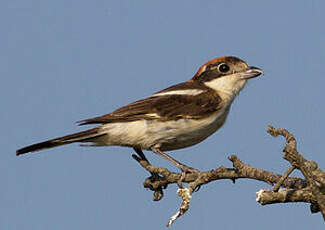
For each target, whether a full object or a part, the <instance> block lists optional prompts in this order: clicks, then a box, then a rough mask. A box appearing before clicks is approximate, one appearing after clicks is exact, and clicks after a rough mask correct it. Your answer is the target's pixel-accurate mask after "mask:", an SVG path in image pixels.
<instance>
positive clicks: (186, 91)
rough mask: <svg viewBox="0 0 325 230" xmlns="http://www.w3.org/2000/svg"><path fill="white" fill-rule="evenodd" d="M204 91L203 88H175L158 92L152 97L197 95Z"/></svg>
mask: <svg viewBox="0 0 325 230" xmlns="http://www.w3.org/2000/svg"><path fill="white" fill-rule="evenodd" d="M203 92H205V90H202V89H183V90H173V91H167V92H161V93H156V94H153V95H152V97H157V96H166V95H188V96H195V95H199V94H201V93H203Z"/></svg>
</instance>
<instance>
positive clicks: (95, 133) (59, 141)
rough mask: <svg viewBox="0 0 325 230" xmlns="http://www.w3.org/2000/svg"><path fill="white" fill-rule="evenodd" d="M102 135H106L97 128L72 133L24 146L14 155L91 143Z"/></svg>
mask: <svg viewBox="0 0 325 230" xmlns="http://www.w3.org/2000/svg"><path fill="white" fill-rule="evenodd" d="M103 135H106V134H105V133H103V132H101V130H100V129H99V128H93V129H89V130H86V131H82V132H79V133H74V134H71V135H67V136H63V137H58V138H55V139H52V140H48V141H44V142H40V143H37V144H33V145H29V146H26V147H24V148H21V149H18V150H17V151H16V155H17V156H18V155H21V154H24V153H29V152H36V151H40V150H42V149H49V148H53V147H56V146H60V145H66V144H71V143H73V142H87V141H91V139H93V138H96V137H99V136H103Z"/></svg>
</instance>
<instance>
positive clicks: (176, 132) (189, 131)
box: [157, 114, 226, 151]
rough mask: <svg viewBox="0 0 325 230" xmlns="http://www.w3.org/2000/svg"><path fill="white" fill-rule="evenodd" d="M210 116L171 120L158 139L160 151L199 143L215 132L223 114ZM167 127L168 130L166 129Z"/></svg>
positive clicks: (221, 121) (222, 122)
mask: <svg viewBox="0 0 325 230" xmlns="http://www.w3.org/2000/svg"><path fill="white" fill-rule="evenodd" d="M217 115H219V114H216V115H215V116H210V117H207V118H203V119H183V120H178V121H174V122H175V123H173V122H171V123H170V124H168V125H167V126H165V127H164V128H165V129H167V130H166V132H164V135H163V137H162V138H161V139H160V140H159V141H158V144H157V146H159V148H160V150H162V151H169V150H174V149H181V148H185V147H189V146H192V145H195V144H198V143H200V142H201V141H203V140H204V139H206V138H207V137H209V136H210V135H212V134H213V133H214V132H216V131H217V130H218V129H219V128H220V127H221V126H222V125H223V124H224V123H225V120H226V115H225V114H223V115H224V116H221V117H220V116H217ZM168 128H169V130H168Z"/></svg>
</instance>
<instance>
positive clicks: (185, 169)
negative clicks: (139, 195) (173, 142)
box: [151, 147, 200, 179]
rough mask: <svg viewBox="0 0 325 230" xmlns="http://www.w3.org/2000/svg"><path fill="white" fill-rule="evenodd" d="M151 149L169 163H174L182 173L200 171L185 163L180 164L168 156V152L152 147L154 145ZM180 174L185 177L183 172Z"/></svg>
mask: <svg viewBox="0 0 325 230" xmlns="http://www.w3.org/2000/svg"><path fill="white" fill-rule="evenodd" d="M151 150H152V151H153V152H154V153H156V154H158V155H160V156H162V157H163V158H165V159H166V160H168V161H170V162H171V163H173V164H174V165H176V166H177V167H178V168H179V169H180V170H182V172H184V173H198V172H200V171H199V170H197V169H195V168H192V167H189V166H187V165H184V164H182V163H181V162H179V161H177V160H175V159H174V158H172V157H171V156H169V155H168V154H166V153H164V152H162V151H161V150H160V149H158V148H154V147H152V148H151ZM181 176H182V177H184V178H185V174H183V175H181ZM184 178H182V179H184Z"/></svg>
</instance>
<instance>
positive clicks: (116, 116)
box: [79, 82, 221, 125]
mask: <svg viewBox="0 0 325 230" xmlns="http://www.w3.org/2000/svg"><path fill="white" fill-rule="evenodd" d="M187 84H189V85H190V86H192V83H187V82H185V83H181V84H178V85H175V86H172V87H170V88H168V89H165V90H162V91H160V92H159V93H161V92H168V91H174V90H182V89H188V87H187V86H186V85H187ZM191 89H203V88H202V87H195V88H194V87H191ZM220 102H221V99H220V97H219V96H218V95H217V94H216V93H214V91H212V90H210V89H208V88H206V87H204V92H203V93H201V94H198V95H195V96H191V95H176V94H174V95H164V96H159V95H158V96H155V95H153V96H151V97H148V98H145V99H142V100H139V101H136V102H133V103H131V104H128V105H126V106H123V107H121V108H119V109H117V110H115V111H114V112H112V113H109V114H106V115H103V116H100V117H95V118H91V119H87V120H83V121H80V122H79V123H80V125H86V124H96V123H102V124H103V123H111V122H127V121H136V120H140V119H146V120H154V119H158V120H177V119H180V118H193V119H197V118H200V117H202V116H207V115H209V114H211V113H213V112H215V111H217V110H218V109H219V108H220Z"/></svg>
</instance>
